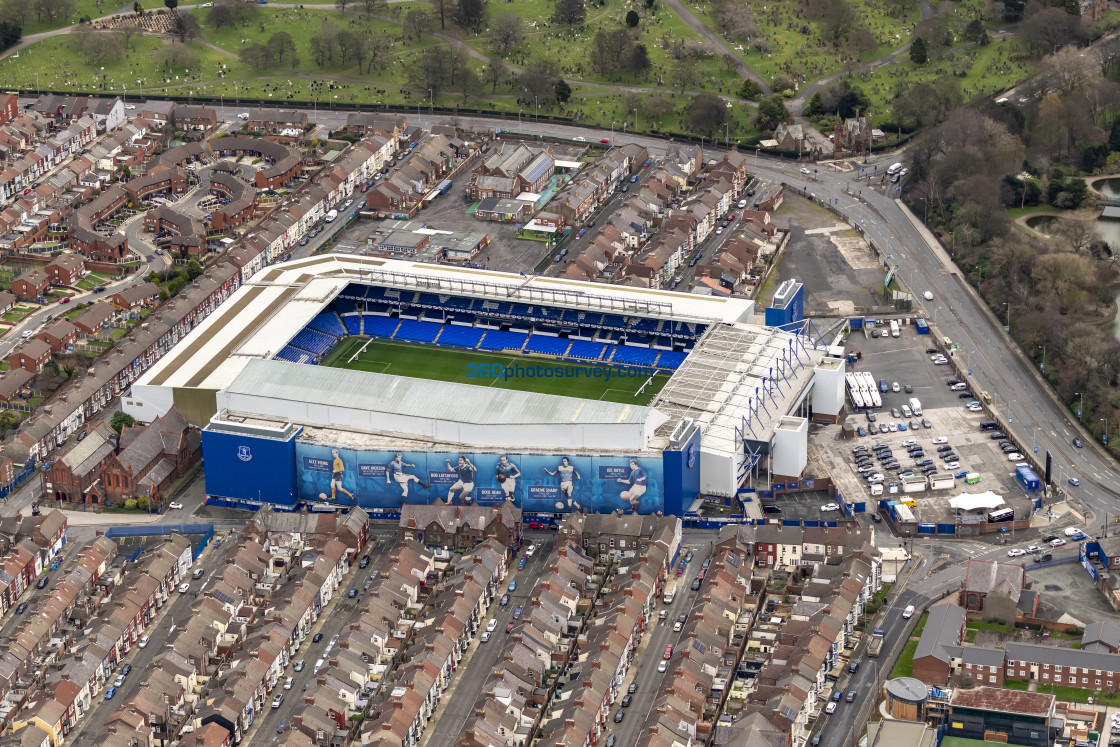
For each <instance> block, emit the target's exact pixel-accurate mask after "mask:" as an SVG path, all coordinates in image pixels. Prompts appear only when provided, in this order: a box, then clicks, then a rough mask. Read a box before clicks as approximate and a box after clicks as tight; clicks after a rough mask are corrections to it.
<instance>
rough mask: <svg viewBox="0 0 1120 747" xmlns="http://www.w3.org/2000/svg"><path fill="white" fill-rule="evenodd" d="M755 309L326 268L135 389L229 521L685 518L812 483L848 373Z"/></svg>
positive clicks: (144, 415)
mask: <svg viewBox="0 0 1120 747" xmlns="http://www.w3.org/2000/svg"><path fill="white" fill-rule="evenodd" d="M807 330H808V326H807V325H804V324H802V325H798V324H793V325H790V324H784V325H783V326H782V327H780V328H779V327H768V326H765V325H764V324H762V323H761V320H760V318H759V317H758V316H757V315H756V312H755V308H754V302H753V301H750V300H747V299H742V298H726V297H717V296H704V295H695V294H685V293H675V292H669V291H663V290H657V289H648V288H634V287H622V286H612V285H605V284H597V283H584V282H577V281H570V280H566V279H560V278H543V277H527V276H524V275H514V274H509V273H500V272H492V271H488V270H480V269H474V268H461V267H453V266H441V265H432V264H424V263H417V262H409V261H401V260H390V259H381V258H374V257H360V256H350V255H325V256H318V257H311V258H307V259H302V260H296V261H292V262H287V263H284V264H278V265H273V266H270V267H266V268H265V269H263V270H262V271H260V272H258V273H257V274H256V275H254V276H253V277H252V278H251V279H250V280H249V281H248V282H247V283H245V284H244V285H243V286H242V287H241V288H240V289H238V291H237V292H236V293H235V294H234V295H233V296H232V297H231V298H229V299H228V300H227V301H226V302H225V303H224V304H222V305H221V306H220V307H219V308H218V309H217V310H216V311H215V312H214V313H212V314H211V315H210V316H209V317H207V319H206V320H205V321H204V322H203V323H201V324H200V325H199V326H198V327H197V328H195V329H194V330H192V331H191V332H190V333H189V334H188V335H187V336H186V337H185V338H184V339H183V340H181V341H180V342H179V343H178V345H176V346H175V347H174V348H173V349H172V350H171V351H170V352H169V353H168V354H167V355H165V356H164V357H163V358H162V359H161V360H160V361H159V362H158V363H157V364H156V365H154V366H153V367H152V368H151V369H150V370H149V371H148V372H147V373H146V374H145V375H144V376H143V377H142V378H141V379H139V380H138V381H137V382H136V383H135V384H134V385H133V387H132V390H131V393H130V396H129V397H127V398H126V399H125V401H124V409H125V410H126V411H127V412H129V414H131V415H133V416H134V417H136V418H137V419H138V420H141V421H150V420H152V419H153V418H155V417H157V416H159V415H161V414H163V413H165V412H167V411H168V410H169V409H170V408H171V407H175V408H177V409H178V410H179V412H181V413H182V414H183V415H184V416H185V417H186V418H187V419H188V420H190V421H191V422H193V423H195V424H197V425H199V426H200V427H202V428H203V460H204V466H205V473H206V492H207V495H208V497H209V500H210V502H211V503H218V504H222V505H230V506H237V507H245V508H253V507H256V506H259V505H261V504H265V503H267V504H272V505H274V506H276V507H277V508H288V509H294V508H297V507H298V506H300V505H312V506H341V507H346V506H354V505H360V506H362V507H363V508H365V509H367V510H370V511H373V512H375V513H376V512H382V511H394V510H397V509H399V507H400V506H401V505H402V504H404V503H429V502H432V501H435V500H436V499H441V500H445V501H452V502H463V503H468V502H477V503H497V502H502V501H505V500H512V501H514V502H515V503H516V504H517V505H518V506H520V507H521V508H522V510H523V511H525V512H526V513H527V514H530V515H532V514H538V515H548V514H556V513H562V512H565V511H571V510H590V511H616V510H623V511H634V512H638V513H653V512H658V511H661V512H665V513H669V514H674V515H684V514H686V513H687V512H688V511H690V510H694V508H695V506H696V505H697V502H698V501H701V500H703V499H704V497H705V496H717V497H720V498H725V499H728V500H729V499H731V498H733V497H734V496H735V495H737V494H738V493H739V491H741V490H743V489H748V488H750V487H752V486H758V485H763V486H764V485H766V484H767V483H768V482H769V481H770V480H779V479H781V480H791V479H793V480H795V479H798V478H799V477H800V476H801V475H802V473H803V472H804V469H805V465H806V461H807V445H806V437H807V430H808V420H809V418H810V417H812V416H813V414H814V411H816V413H817V414H818V415H821V416H823V417H825V418H828V419H833V418H834V417H835V416H837V415H838V414H839V412H840V409H841V408H842V407H843V404H844V400H843V386H844V379H843V373H844V369H843V365H842V362H840V361H837V360H836V359H832V358H828V357H826V355H825V348H824V346H823V344H821V343H820V342H819V341H816V342H814V340H812V339H811V338H810V335H809V334H808V331H807Z"/></svg>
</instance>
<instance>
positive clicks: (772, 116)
mask: <svg viewBox="0 0 1120 747" xmlns="http://www.w3.org/2000/svg"><path fill="white" fill-rule="evenodd" d="M789 120H790V113H789V110H788V109H786V102H785V100H784V99H782V96H781V94H778V93H776V94H774V95H773V96H770V97H769V98H765V99H763V100H762V101H760V102H759V104H758V126H759V127H761V128H762V129H764V130H773V129H774V128H775V127H777V126H778V125H780V124H784V123H785V122H788V121H789Z"/></svg>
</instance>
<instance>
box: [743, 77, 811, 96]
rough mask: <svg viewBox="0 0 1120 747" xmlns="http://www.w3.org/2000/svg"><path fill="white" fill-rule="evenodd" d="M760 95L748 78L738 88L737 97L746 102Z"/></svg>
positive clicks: (759, 89) (756, 86)
mask: <svg viewBox="0 0 1120 747" xmlns="http://www.w3.org/2000/svg"><path fill="white" fill-rule="evenodd" d="M761 95H762V89H761V88H759V87H758V84H757V83H755V82H754V81H753V80H751V79H750V78H747V79H746V80H744V81H743V85H741V86H739V96H740V98H744V99H747V100H748V101H754V100H755V99H757V98H758V97H759V96H761ZM813 95H814V96H819V95H820V92H817V93H815V94H813ZM810 101H812V99H810Z"/></svg>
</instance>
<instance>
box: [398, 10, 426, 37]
mask: <svg viewBox="0 0 1120 747" xmlns="http://www.w3.org/2000/svg"><path fill="white" fill-rule="evenodd" d="M431 24H432V17H431V16H430V15H428V11H426V10H424V9H422V8H413V9H412V10H410V11H408V13H407V14H406V15H405V17H404V27H405V28H406V29H408V30H409V31H411V32H412V35H413V36H415V37H416V39H417V41H419V39H420V37H422V36H423V35H424V32H425V31H427V30H428V29H429V28H430V27H431Z"/></svg>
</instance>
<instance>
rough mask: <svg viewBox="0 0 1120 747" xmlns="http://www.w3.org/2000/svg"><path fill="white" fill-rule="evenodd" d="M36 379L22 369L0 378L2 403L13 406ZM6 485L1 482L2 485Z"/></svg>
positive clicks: (0, 400)
mask: <svg viewBox="0 0 1120 747" xmlns="http://www.w3.org/2000/svg"><path fill="white" fill-rule="evenodd" d="M34 378H35V374H33V373H31V372H30V371H24V370H23V369H22V368H13V369H12V370H11V371H8V372H7V373H5V374H4V375H3V376H0V402H7V403H9V404H11V403H12V402H13V401H15V400H16V399H17V398H18V397H19V393H20V392H21V391H22V390H23V388H24V387H25V386H27V383H28V382H29V381H31V380H32V379H34ZM6 484H7V483H5V482H2V481H0V485H6Z"/></svg>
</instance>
